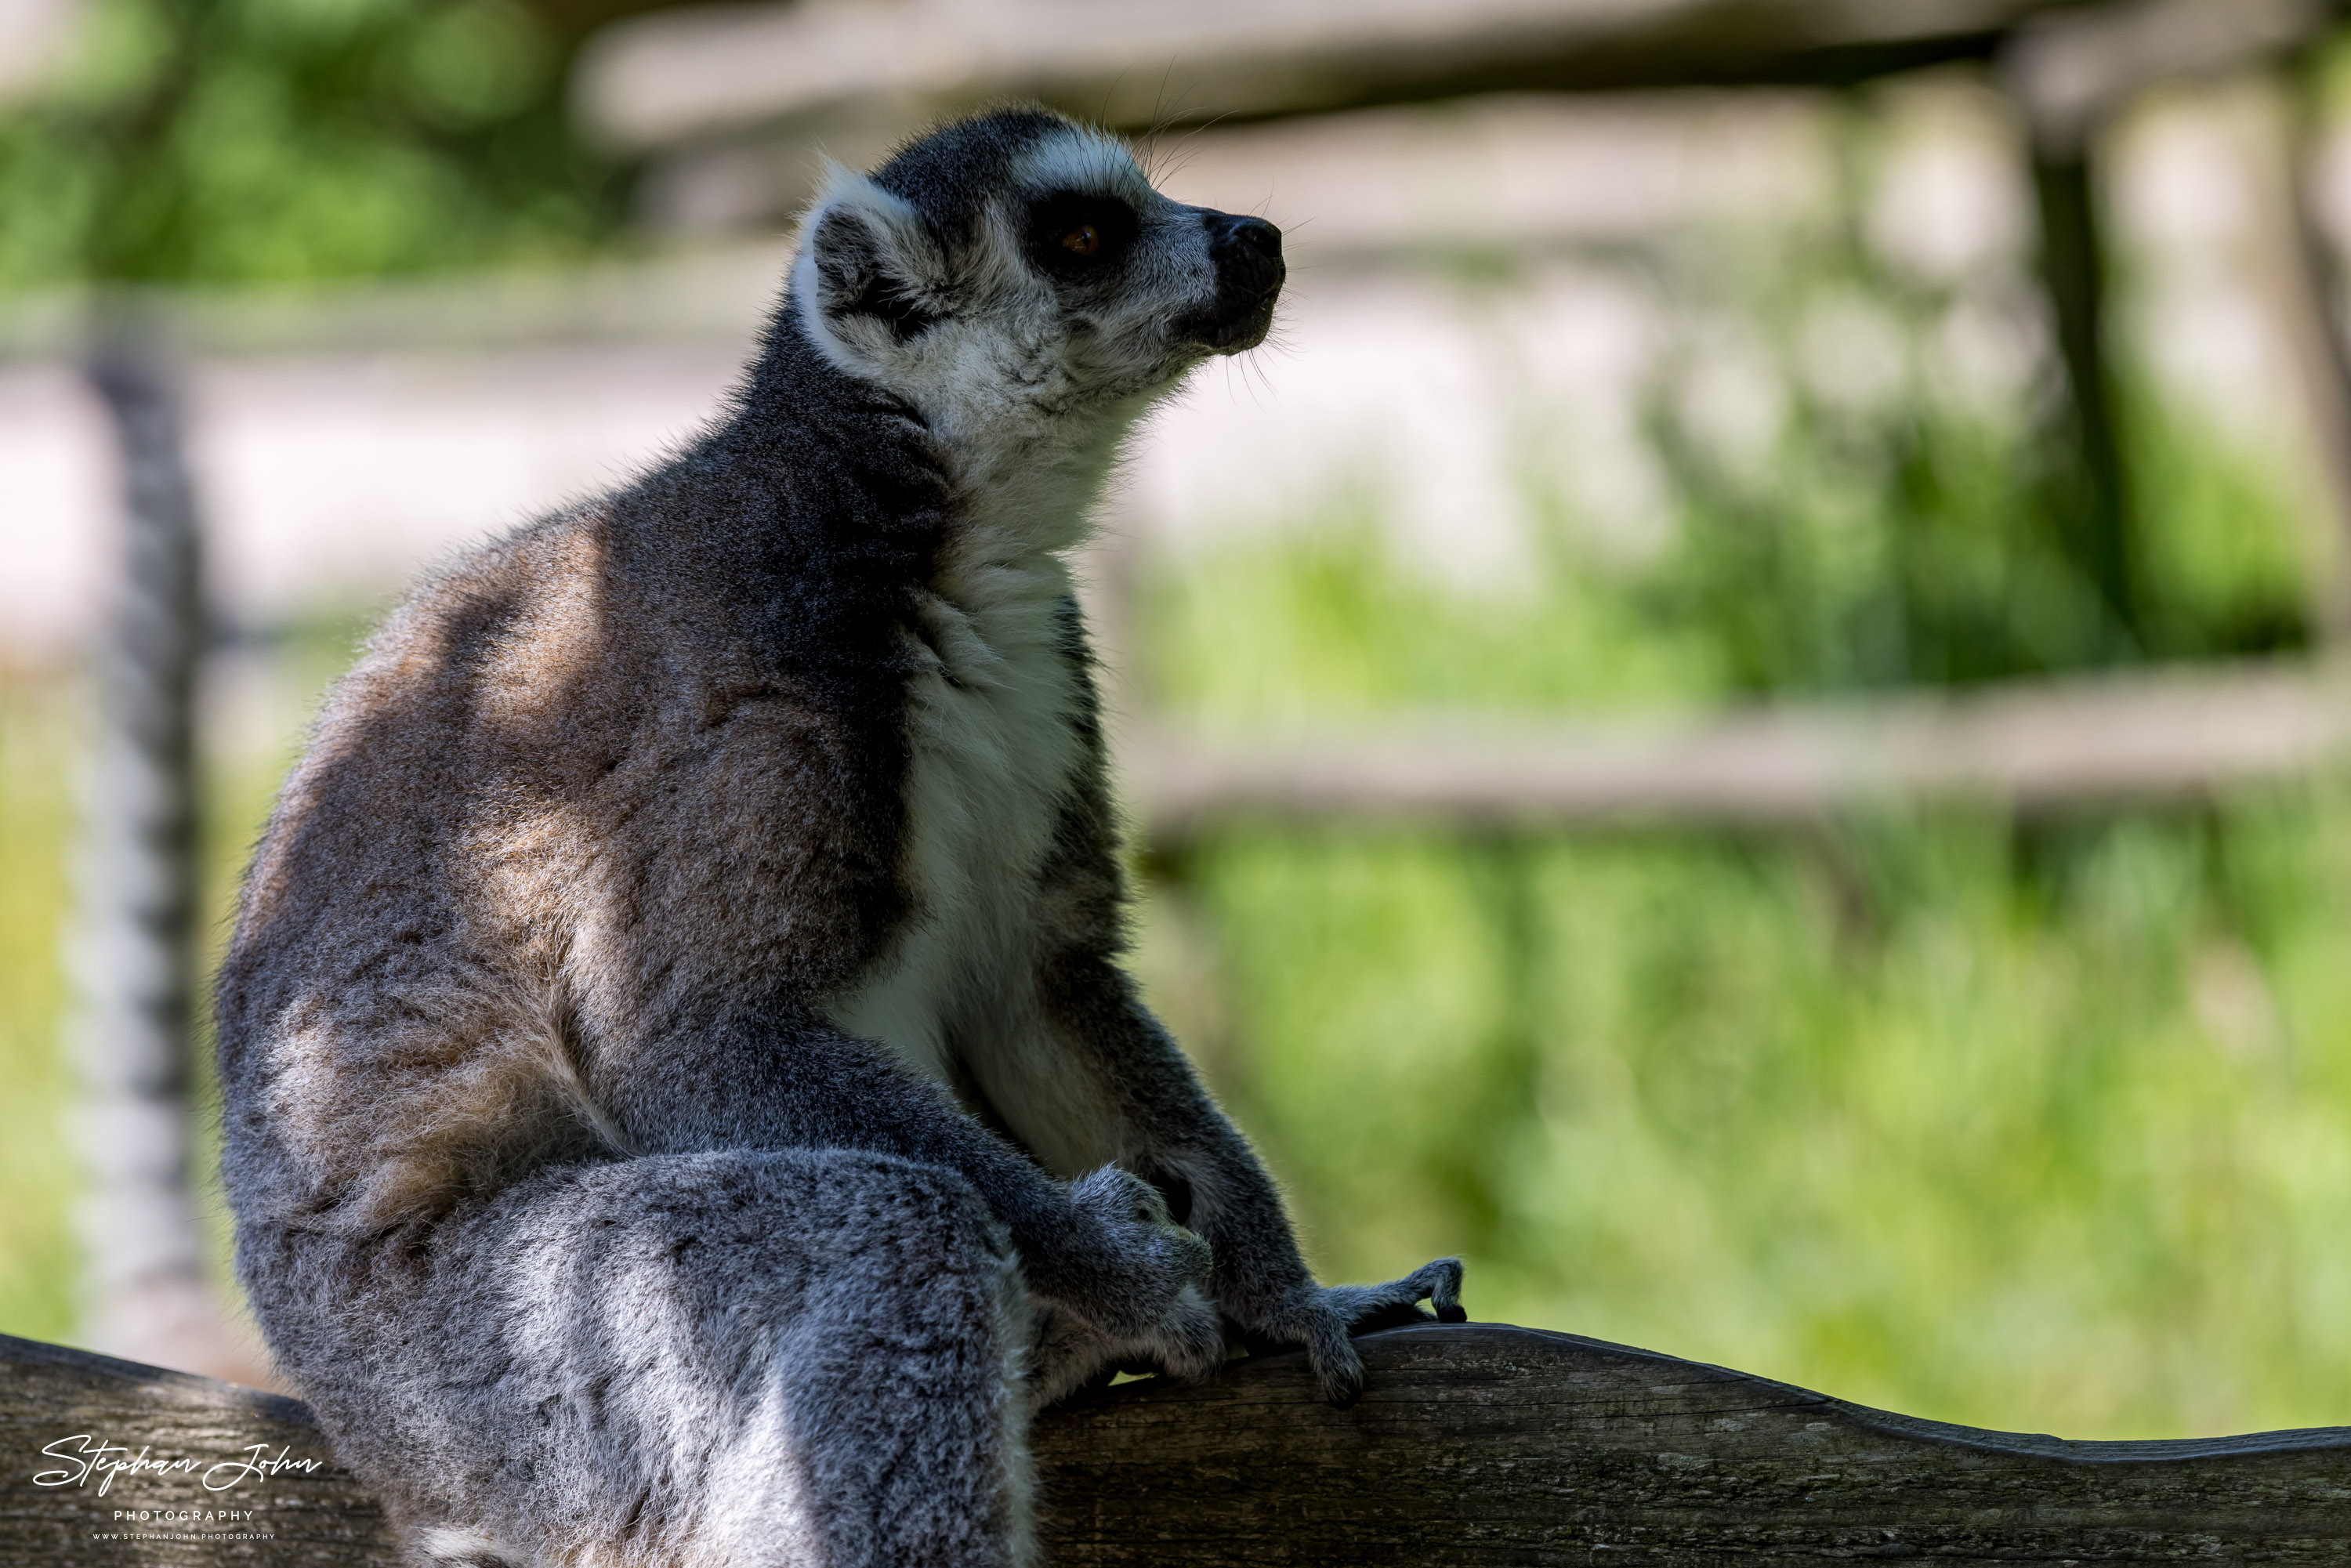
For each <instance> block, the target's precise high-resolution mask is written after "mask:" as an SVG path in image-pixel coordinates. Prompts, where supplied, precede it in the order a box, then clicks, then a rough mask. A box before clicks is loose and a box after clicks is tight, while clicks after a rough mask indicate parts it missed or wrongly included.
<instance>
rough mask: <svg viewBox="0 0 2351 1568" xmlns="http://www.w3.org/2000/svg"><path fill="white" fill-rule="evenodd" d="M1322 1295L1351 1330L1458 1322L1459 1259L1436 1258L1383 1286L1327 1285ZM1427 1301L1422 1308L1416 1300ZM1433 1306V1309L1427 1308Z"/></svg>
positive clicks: (1463, 1316) (1464, 1316)
mask: <svg viewBox="0 0 2351 1568" xmlns="http://www.w3.org/2000/svg"><path fill="white" fill-rule="evenodd" d="M1322 1293H1323V1296H1324V1298H1325V1299H1326V1300H1328V1301H1330V1303H1331V1305H1332V1307H1333V1308H1334V1309H1336V1310H1337V1312H1338V1313H1339V1315H1340V1316H1341V1317H1343V1318H1344V1319H1346V1321H1347V1329H1348V1332H1349V1333H1378V1332H1379V1331H1380V1330H1382V1329H1395V1328H1403V1327H1405V1325H1406V1324H1408V1323H1426V1322H1439V1323H1460V1322H1468V1321H1469V1314H1468V1312H1464V1311H1463V1310H1462V1308H1461V1260H1460V1259H1458V1258H1439V1259H1438V1260H1437V1261H1435V1262H1434V1263H1424V1264H1422V1265H1421V1266H1420V1267H1419V1268H1417V1269H1416V1270H1413V1271H1412V1272H1411V1273H1409V1274H1407V1275H1405V1277H1404V1278H1403V1279H1401V1280H1391V1281H1388V1282H1387V1283H1386V1284H1384V1285H1331V1286H1328V1287H1326V1288H1325V1289H1324V1291H1323V1292H1322ZM1422 1301H1426V1302H1427V1303H1428V1308H1427V1309H1424V1308H1423V1307H1422V1306H1421V1305H1420V1303H1421V1302H1422ZM1431 1309H1433V1310H1431Z"/></svg>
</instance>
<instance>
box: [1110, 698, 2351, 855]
mask: <svg viewBox="0 0 2351 1568" xmlns="http://www.w3.org/2000/svg"><path fill="white" fill-rule="evenodd" d="M1121 752H1122V763H1123V773H1124V776H1125V779H1126V781H1127V789H1128V792H1129V794H1130V796H1131V797H1132V798H1133V800H1134V804H1135V810H1136V812H1137V815H1138V818H1139V820H1140V826H1141V828H1142V831H1143V835H1144V838H1145V840H1146V841H1151V842H1155V843H1162V844H1165V843H1169V842H1174V841H1182V840H1184V839H1186V838H1189V837H1191V836H1193V835H1195V834H1196V833H1198V832H1200V831H1203V830H1205V829H1207V828H1208V827H1211V826H1213V825H1216V824H1217V823H1221V822H1229V821H1236V820H1244V819H1253V820H1260V821H1297V822H1326V821H1383V822H1406V823H1409V822H1427V823H1438V824H1447V825H1458V826H1465V827H1498V828H1508V827H1543V826H1564V827H1575V826H1585V825H1589V826H1598V827H1606V826H1619V825H1639V824H1656V825H1662V826H1698V827H1707V826H1726V827H1738V826H1750V825H1751V826H1773V825H1783V824H1790V823H1798V822H1803V821H1813V820H1817V819H1819V818H1822V817H1823V816H1825V815H1828V814H1830V813H1833V812H1837V811H1843V810H1854V809H1856V808H1863V809H1866V808H1870V807H1874V806H1878V807H1882V806H1886V805H1894V806H1903V805H1910V804H1916V803H1922V802H1932V801H1948V800H1978V801H1983V802H1987V803H1991V804H1995V805H1999V806H2001V807H2004V808H2007V809H2011V810H2020V811H2027V812H2033V811H2046V810H2058V809H2064V808H2069V807H2074V806H2085V805H2101V804H2114V803H2127V802H2131V801H2142V800H2147V801H2162V800H2180V799H2184V798H2195V797H2199V796H2204V795H2209V794H2211V793H2212V792H2214V791H2217V790H2220V789H2229V788H2231V787H2234V786H2241V785H2246V784H2253V783H2259V782H2262V781H2264V780H2271V779H2287V778H2293V777H2296V776H2300V775H2304V774H2307V773H2310V772H2312V771H2313V770H2314V769H2317V768H2324V767H2326V766H2329V765H2332V764H2335V763H2337V762H2339V761H2341V760H2343V759H2344V758H2346V755H2351V685H2346V684H2345V682H2344V681H2343V680H2342V679H2341V678H2339V677H2336V676H2335V675H2332V674H2328V673H2327V672H2326V671H2325V670H2324V669H2321V668H2316V667H2310V666H2300V665H2285V666H2269V667H2264V666H2258V665H2257V666H2252V667H2249V668H2240V669H2230V668H2226V667H2221V668H2217V669H2216V668H2211V667H2206V668H2203V669H2188V670H2180V671H2174V672H2169V673H2161V674H2138V675H2132V676H2112V677H2107V678H2104V679H2097V680H2073V681H2065V682H2046V683H2034V684H2031V685H2022V684H2021V685H2015V686H2011V687H2008V688H2005V689H1994V690H1991V691H1988V692H1984V693H1981V694H1980V695H1949V696H1917V695H1909V696H1901V697H1892V698H1886V699H1880V700H1876V701H1866V700H1855V701H1850V702H1836V703H1813V704H1803V705H1798V704H1789V705H1786V706H1774V707H1770V708H1761V709H1757V710H1752V711H1750V712H1745V713H1732V714H1727V715H1722V716H1714V717H1696V718H1691V719H1687V720H1683V721H1679V722H1675V721H1656V720H1630V721H1625V722H1623V723H1620V724H1617V725H1614V726H1611V725H1607V724H1602V723H1592V724H1579V725H1574V726H1559V725H1554V726H1551V727H1535V726H1531V725H1519V726H1515V727H1512V726H1507V725H1501V724H1488V725H1484V726H1478V725H1473V724H1470V723H1468V722H1466V721H1463V720H1461V719H1459V718H1458V717H1456V718H1452V719H1447V720H1436V719H1431V720H1427V721H1425V722H1420V723H1402V722H1399V723H1395V724H1391V725H1388V726H1385V727H1381V728H1378V729H1364V730H1358V731H1353V732H1348V733H1339V732H1335V731H1328V730H1324V731H1304V730H1283V731H1280V732H1278V733H1277V732H1268V733H1262V734H1257V735H1249V734H1232V733H1226V732H1215V733H1205V732H1186V731H1182V730H1177V729H1173V728H1169V727H1154V726H1147V725H1138V726H1136V727H1134V728H1132V729H1131V730H1130V731H1129V732H1128V733H1127V734H1126V736H1125V737H1123V743H1122V747H1121Z"/></svg>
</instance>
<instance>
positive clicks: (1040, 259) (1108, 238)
mask: <svg viewBox="0 0 2351 1568" xmlns="http://www.w3.org/2000/svg"><path fill="white" fill-rule="evenodd" d="M1142 226H1143V224H1142V220H1141V219H1140V218H1139V217H1137V216H1136V214H1135V211H1134V208H1133V207H1130V206H1128V205H1127V204H1125V203H1124V202H1122V201H1120V200H1119V199H1118V198H1117V197H1116V196H1096V195H1089V194H1086V193H1082V192H1078V191H1062V192H1058V193H1055V194H1052V195H1050V196H1040V197H1039V198H1038V199H1037V200H1035V201H1033V202H1031V203H1029V238H1028V246H1029V256H1030V258H1031V259H1032V260H1034V261H1035V262H1036V264H1037V266H1038V267H1039V269H1040V270H1041V271H1043V272H1045V273H1046V274H1048V275H1049V276H1051V277H1059V278H1061V279H1063V280H1065V281H1067V282H1070V283H1089V284H1091V283H1092V282H1094V281H1098V280H1103V279H1107V278H1108V277H1112V276H1113V274H1114V273H1115V271H1116V263H1117V261H1118V259H1119V257H1120V256H1123V255H1124V254H1125V252H1126V249H1127V247H1128V246H1131V245H1133V244H1134V239H1135V236H1136V235H1137V234H1139V233H1140V232H1141V230H1142Z"/></svg>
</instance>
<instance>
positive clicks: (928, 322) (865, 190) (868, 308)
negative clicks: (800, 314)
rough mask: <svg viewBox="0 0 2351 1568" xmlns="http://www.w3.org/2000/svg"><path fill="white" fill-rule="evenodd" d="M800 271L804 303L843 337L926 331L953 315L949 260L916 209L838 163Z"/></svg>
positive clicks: (908, 335)
mask: <svg viewBox="0 0 2351 1568" xmlns="http://www.w3.org/2000/svg"><path fill="white" fill-rule="evenodd" d="M802 232H803V235H804V236H805V237H803V239H802V240H801V242H800V251H801V254H800V259H799V266H798V267H796V268H795V269H794V271H795V272H796V274H797V275H798V276H797V277H796V281H797V282H798V283H799V287H801V288H802V289H803V290H804V292H805V296H806V298H805V299H804V302H803V308H806V309H808V310H810V312H811V313H812V314H813V315H815V316H816V317H817V318H818V319H819V321H820V323H821V324H822V326H823V327H825V328H826V329H829V330H830V332H831V335H832V336H833V337H834V338H835V339H836V340H839V341H841V342H845V343H852V344H854V343H858V342H860V341H861V340H863V341H867V342H871V341H872V335H873V334H875V333H876V332H877V331H878V332H879V333H885V334H887V336H888V337H889V338H890V339H892V340H895V341H897V342H901V343H904V342H906V341H908V340H912V339H914V338H919V337H921V336H922V335H923V334H924V333H925V332H926V331H928V330H929V329H931V328H932V327H934V326H935V325H936V324H937V323H938V321H939V320H940V319H942V318H943V317H944V316H945V315H946V311H945V309H944V308H942V305H941V301H940V288H941V286H942V285H943V284H944V283H945V281H946V278H945V275H946V265H945V258H944V257H943V256H941V255H940V254H939V249H938V246H937V245H936V243H935V241H934V240H933V239H932V238H931V236H930V234H929V233H928V231H926V230H925V227H924V225H923V221H922V219H921V217H920V216H919V215H918V214H916V213H915V212H914V208H912V207H910V206H908V205H907V204H905V203H904V202H903V201H901V200H900V199H899V198H897V197H896V196H893V195H892V194H891V193H889V192H887V191H885V190H883V189H882V187H881V186H879V185H876V184H875V183H873V182H872V181H871V180H869V179H867V178H866V177H865V176H864V175H862V174H860V173H857V172H853V171H852V170H848V169H844V168H842V167H841V166H840V165H839V164H834V165H833V166H832V168H831V178H830V179H829V180H828V181H827V182H826V185H825V192H824V194H823V196H822V197H821V198H820V199H819V201H818V202H817V204H816V206H815V207H814V208H813V209H812V210H811V211H810V214H809V215H808V222H807V225H806V226H805V228H804V229H803V231H802Z"/></svg>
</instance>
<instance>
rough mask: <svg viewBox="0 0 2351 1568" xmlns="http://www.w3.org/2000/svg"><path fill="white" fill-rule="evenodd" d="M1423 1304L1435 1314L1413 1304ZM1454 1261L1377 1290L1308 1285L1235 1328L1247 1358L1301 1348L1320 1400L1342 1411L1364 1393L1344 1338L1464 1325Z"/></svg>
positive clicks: (1359, 1361)
mask: <svg viewBox="0 0 2351 1568" xmlns="http://www.w3.org/2000/svg"><path fill="white" fill-rule="evenodd" d="M1422 1301H1427V1302H1428V1303H1429V1306H1430V1307H1431V1308H1433V1309H1435V1310H1434V1311H1429V1310H1425V1309H1424V1308H1422V1306H1421V1305H1420V1303H1421V1302H1422ZM1468 1316H1469V1314H1468V1312H1464V1311H1462V1309H1461V1260H1460V1259H1458V1258H1439V1259H1437V1260H1436V1261H1435V1262H1433V1263H1425V1264H1423V1265H1422V1266H1421V1267H1419V1268H1417V1269H1416V1270H1413V1271H1412V1272H1411V1273H1409V1274H1407V1275H1405V1277H1404V1278H1403V1279H1401V1280H1391V1281H1388V1282H1387V1283H1386V1284H1384V1285H1309V1286H1307V1287H1306V1288H1305V1289H1303V1290H1301V1291H1299V1292H1297V1293H1296V1294H1295V1295H1293V1296H1291V1297H1290V1299H1289V1300H1288V1301H1285V1302H1284V1303H1283V1304H1282V1305H1281V1307H1280V1308H1279V1309H1278V1310H1277V1311H1275V1312H1273V1313H1272V1314H1270V1316H1269V1317H1268V1318H1267V1319H1265V1320H1264V1321H1262V1322H1257V1323H1250V1324H1244V1325H1242V1332H1241V1341H1242V1343H1245V1344H1247V1345H1248V1346H1249V1350H1250V1351H1251V1352H1252V1353H1263V1352H1266V1351H1273V1350H1289V1349H1292V1348H1295V1347H1300V1346H1303V1347H1304V1349H1305V1351H1306V1359H1307V1362H1308V1364H1311V1366H1312V1367H1313V1368H1314V1377H1315V1381H1316V1382H1317V1383H1319V1384H1321V1385H1322V1397H1323V1398H1325V1399H1327V1400H1329V1401H1330V1402H1331V1403H1332V1405H1334V1406H1338V1407H1339V1408H1340V1409H1342V1410H1343V1409H1345V1408H1346V1407H1347V1406H1350V1405H1353V1403H1354V1402H1355V1401H1356V1400H1357V1399H1358V1398H1360V1397H1361V1396H1362V1395H1363V1392H1364V1359H1363V1357H1362V1356H1360V1355H1358V1354H1355V1347H1354V1345H1353V1343H1349V1342H1350V1339H1351V1336H1353V1335H1354V1334H1359V1333H1374V1332H1375V1331H1377V1330H1380V1329H1390V1328H1401V1327H1403V1326H1405V1324H1407V1323H1426V1322H1444V1323H1458V1322H1468Z"/></svg>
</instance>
